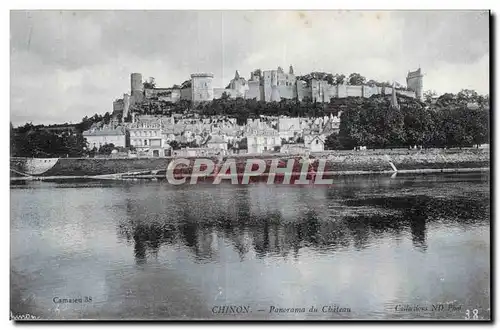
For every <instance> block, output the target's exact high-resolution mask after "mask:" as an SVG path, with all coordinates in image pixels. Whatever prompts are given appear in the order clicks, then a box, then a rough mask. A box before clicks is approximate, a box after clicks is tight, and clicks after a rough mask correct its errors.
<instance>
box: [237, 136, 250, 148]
mask: <svg viewBox="0 0 500 330" xmlns="http://www.w3.org/2000/svg"><path fill="white" fill-rule="evenodd" d="M238 149H239V150H247V149H248V140H247V138H246V137H245V138H243V139H241V140H240V141H239V142H238Z"/></svg>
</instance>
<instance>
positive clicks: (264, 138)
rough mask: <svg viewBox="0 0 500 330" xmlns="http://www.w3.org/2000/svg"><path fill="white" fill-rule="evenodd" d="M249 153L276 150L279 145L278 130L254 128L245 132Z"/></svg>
mask: <svg viewBox="0 0 500 330" xmlns="http://www.w3.org/2000/svg"><path fill="white" fill-rule="evenodd" d="M247 146H248V153H249V154H254V153H257V154H261V153H266V152H272V151H276V149H277V148H280V147H281V138H280V136H279V132H278V131H277V130H274V129H271V128H269V129H261V130H255V131H252V132H250V133H248V134H247Z"/></svg>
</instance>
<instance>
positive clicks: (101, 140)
mask: <svg viewBox="0 0 500 330" xmlns="http://www.w3.org/2000/svg"><path fill="white" fill-rule="evenodd" d="M83 137H84V138H85V139H86V140H87V147H88V148H89V149H94V148H96V149H99V148H100V147H101V146H103V145H105V144H113V145H114V146H115V147H127V146H128V144H129V143H128V142H129V141H128V140H129V139H128V134H127V130H126V129H125V127H123V126H116V127H113V126H108V125H106V126H103V127H93V128H91V129H89V130H87V131H85V132H83Z"/></svg>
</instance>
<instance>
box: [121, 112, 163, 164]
mask: <svg viewBox="0 0 500 330" xmlns="http://www.w3.org/2000/svg"><path fill="white" fill-rule="evenodd" d="M129 132H130V145H131V146H133V147H134V148H135V149H136V150H137V153H138V154H139V155H141V156H149V157H165V156H168V154H169V149H170V146H168V147H167V146H166V145H167V144H166V142H165V140H164V136H163V132H162V125H161V121H160V120H158V121H149V120H148V121H136V122H134V123H132V124H130V126H129Z"/></svg>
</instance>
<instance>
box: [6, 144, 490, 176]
mask: <svg viewBox="0 0 500 330" xmlns="http://www.w3.org/2000/svg"><path fill="white" fill-rule="evenodd" d="M304 158H305V157H304V155H285V154H259V155H250V154H245V155H230V156H226V157H224V160H225V161H227V160H229V159H234V161H235V162H236V165H237V168H238V173H241V172H242V170H243V169H244V166H245V164H246V162H247V160H248V159H262V160H265V162H266V164H267V166H266V167H267V168H266V171H265V173H267V172H268V170H269V168H270V166H271V162H272V161H273V160H276V159H277V160H279V161H280V167H282V166H286V162H287V161H288V160H289V159H295V160H296V166H294V170H293V172H300V170H301V168H302V167H301V165H299V164H300V163H301V162H302V161H303V160H304ZM175 159H176V158H172V157H165V158H59V159H37V158H31V159H29V158H11V161H10V166H11V179H18V180H19V179H43V178H53V177H55V178H96V179H98V178H103V179H105V178H121V177H141V176H142V177H157V176H165V172H166V169H167V167H168V165H169V164H170V163H171V162H172V161H173V160H175ZM188 159H189V161H190V162H191V164H194V161H195V160H196V159H197V158H193V157H191V158H188ZM320 159H322V160H325V161H326V164H325V168H324V171H325V172H328V173H331V174H332V175H334V174H342V173H349V174H363V173H390V172H396V171H398V172H402V173H403V172H408V173H410V172H416V173H418V172H425V171H430V172H442V171H456V170H461V171H462V170H465V169H467V170H468V171H474V170H475V169H477V170H480V171H483V170H484V169H488V168H489V167H490V154H489V150H488V149H486V150H485V149H426V150H405V149H395V150H389V149H384V150H364V151H351V150H349V151H327V152H320V153H312V154H311V155H310V156H309V162H310V164H311V165H310V169H311V170H313V171H317V166H318V163H319V162H317V161H316V160H320ZM211 160H212V161H214V162H215V163H218V162H219V163H220V161H221V159H217V158H212V159H211ZM177 172H179V173H183V174H189V173H190V172H191V169H190V168H189V167H184V168H179V169H178V170H177Z"/></svg>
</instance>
